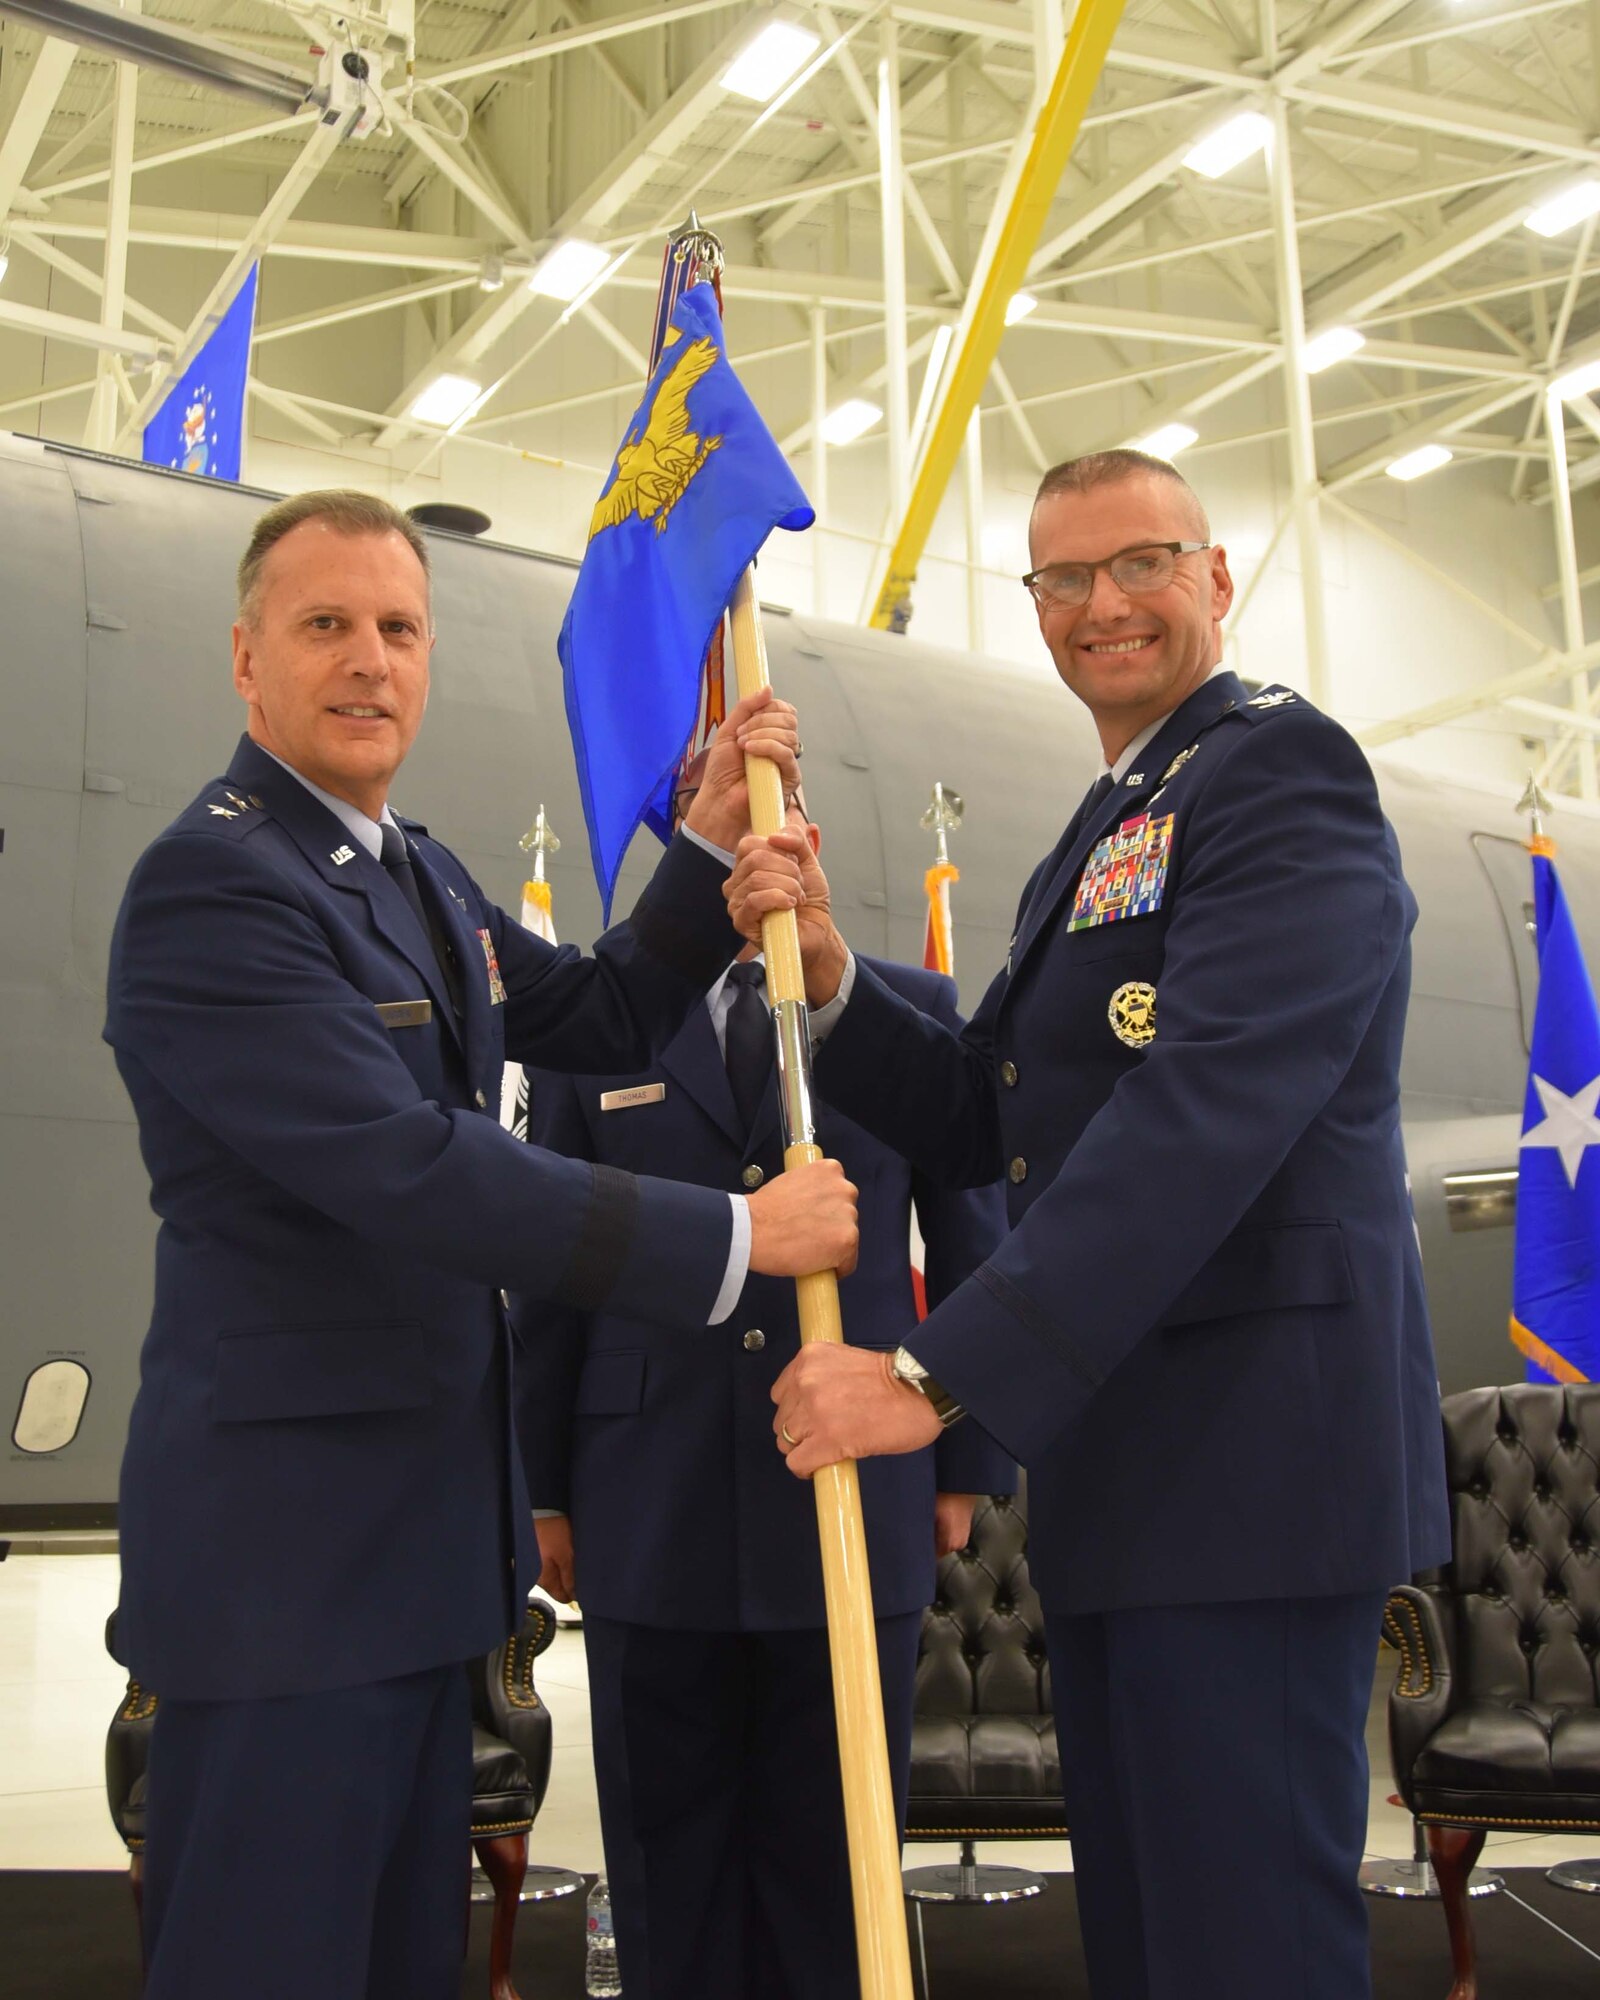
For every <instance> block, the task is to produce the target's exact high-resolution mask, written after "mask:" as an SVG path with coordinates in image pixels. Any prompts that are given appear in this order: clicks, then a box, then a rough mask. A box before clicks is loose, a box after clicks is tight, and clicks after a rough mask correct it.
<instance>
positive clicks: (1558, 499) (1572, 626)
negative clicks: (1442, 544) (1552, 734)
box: [1544, 388, 1600, 800]
mask: <svg viewBox="0 0 1600 2000" xmlns="http://www.w3.org/2000/svg"><path fill="white" fill-rule="evenodd" d="M1544 427H1545V439H1546V442H1547V443H1548V445H1549V448H1550V498H1551V512H1552V514H1553V516H1554V519H1555V530H1556V561H1557V564H1558V574H1559V575H1560V578H1561V623H1562V630H1563V637H1564V638H1565V640H1566V649H1567V653H1568V655H1569V656H1570V657H1572V658H1574V659H1576V658H1577V657H1578V655H1579V654H1580V653H1581V652H1582V650H1583V592H1582V589H1581V587H1580V586H1579V583H1578V543H1577V535H1576V532H1575V530H1574V528H1573V525H1572V488H1571V486H1570V485H1569V483H1568V480H1567V413H1566V408H1565V405H1564V404H1563V403H1562V400H1561V398H1560V397H1559V396H1558V395H1557V394H1556V392H1555V390H1554V389H1553V388H1551V389H1547V390H1546V391H1545V397H1544ZM1571 698H1572V706H1573V708H1574V709H1575V710H1577V711H1579V712H1580V713H1585V712H1587V710H1588V706H1589V673H1588V669H1587V668H1575V669H1574V671H1573V675H1572V682H1571ZM1578 781H1579V785H1580V788H1581V791H1582V795H1583V797H1584V798H1586V799H1589V800H1593V799H1594V798H1595V797H1596V796H1597V792H1600V787H1597V784H1596V775H1595V755H1594V743H1593V740H1592V739H1591V740H1590V741H1589V742H1588V743H1586V744H1584V745H1582V746H1580V749H1579V756H1578Z"/></svg>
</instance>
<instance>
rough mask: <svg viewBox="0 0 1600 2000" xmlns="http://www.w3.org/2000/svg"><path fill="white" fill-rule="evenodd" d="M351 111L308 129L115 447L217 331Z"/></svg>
mask: <svg viewBox="0 0 1600 2000" xmlns="http://www.w3.org/2000/svg"><path fill="white" fill-rule="evenodd" d="M355 116H356V114H355V113H345V114H343V115H340V116H335V115H332V114H328V115H326V116H325V119H324V122H323V123H322V124H319V125H318V126H317V127H316V129H315V130H314V131H313V132H312V134H311V136H310V138H309V139H307V141H306V143H305V145H304V146H303V147H302V148H301V151H300V156H299V158H298V159H297V160H296V161H295V163H294V164H293V166H291V167H290V169H289V171H288V172H287V173H286V174H285V175H284V176H283V178H282V180H280V181H279V183H278V185H277V186H276V188H274V189H273V191H272V193H271V194H270V195H269V196H268V198H267V203H266V206H265V207H264V208H263V209H262V211H261V213H260V215H258V216H256V217H255V218H254V219H253V220H252V221H251V222H250V224H249V225H248V227H247V228H246V230H245V233H244V236H243V239H242V240H241V242H240V243H239V244H238V246H237V248H235V250H234V251H233V254H232V255H231V256H230V257H229V258H228V261H227V263H226V264H225V265H224V266H223V269H222V273H221V275H220V276H219V277H218V278H217V280H216V282H215V284H213V286H212V287H211V290H210V291H209V292H208V293H207V295H206V298H205V302H204V303H203V304H202V306H201V307H200V310H199V311H198V312H197V313H196V314H195V316H194V318H193V319H192V320H191V321H190V322H189V325H188V327H187V328H186V329H185V331H184V336H183V339H182V340H181V341H180V342H179V344H178V351H177V353H176V354H175V355H173V357H172V359H171V361H170V362H168V363H167V364H166V365H165V366H162V367H159V368H157V370H156V372H155V377H154V379H153V381H152V382H151V384H150V386H149V387H148V388H147V389H146V390H145V392H144V394H143V396H141V398H140V399H139V404H138V407H137V408H136V409H135V410H134V412H133V414H132V416H130V417H129V418H128V419H127V420H126V422H125V423H124V424H123V426H122V430H121V432H120V433H119V435H118V440H117V443H118V446H119V448H126V446H127V445H128V444H129V443H131V441H132V440H133V439H134V438H136V437H137V436H138V435H139V433H140V431H142V430H143V428H144V426H145V425H146V424H147V423H148V422H149V420H150V418H151V417H152V416H153V415H154V414H155V411H156V410H157V408H158V407H159V406H160V403H161V399H162V398H163V396H165V394H166V392H167V390H168V388H169V387H170V386H171V383H172V382H173V381H174V379H175V378H176V377H178V376H180V375H181V374H182V373H183V371H184V370H185V369H186V368H187V367H188V366H189V363H190V362H191V361H192V360H193V359H194V357H195V356H196V355H197V354H198V353H199V352H200V349H201V348H202V347H203V346H204V345H205V343H206V341H207V340H209V339H210V337H211V335H212V333H213V332H214V331H215V330H216V326H217V322H218V321H219V320H220V319H221V318H222V315H223V314H224V313H225V312H226V311H227V309H228V307H229V306H230V305H231V304H232V302H233V295H234V293H235V292H236V291H237V290H238V288H239V282H240V280H241V279H242V278H243V277H244V274H245V272H246V271H247V270H248V269H249V268H250V266H251V264H253V263H254V262H255V260H256V258H257V257H258V256H259V255H260V253H261V252H262V251H263V250H264V249H265V248H266V247H267V246H268V245H269V244H270V243H271V242H272V241H273V239H274V238H275V237H276V236H277V234H278V232H279V230H280V229H282V227H283V225H284V224H285V223H286V222H287V221H288V219H289V217H290V216H291V215H293V213H294V211H295V209H296V207H297V206H298V205H299V203H300V201H301V199H302V198H303V196H304V195H305V193H306V190H307V189H308V188H309V187H310V186H311V183H312V182H313V181H314V180H315V179H316V177H317V175H318V174H319V173H320V172H321V170H322V167H323V165H324V164H325V162H326V161H327V160H328V159H329V157H330V156H331V155H332V153H333V152H334V150H335V148H336V147H337V146H338V144H339V141H340V140H341V139H342V138H343V137H344V134H345V132H346V131H347V130H348V129H349V127H350V125H351V124H352V123H353V122H354V118H355Z"/></svg>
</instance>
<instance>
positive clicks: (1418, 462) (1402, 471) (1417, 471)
mask: <svg viewBox="0 0 1600 2000" xmlns="http://www.w3.org/2000/svg"><path fill="white" fill-rule="evenodd" d="M1454 457H1455V453H1454V452H1453V451H1451V450H1450V448H1449V446H1448V445H1442V444H1424V445H1419V446H1418V447H1417V449H1416V450H1415V451H1408V452H1407V453H1406V455H1405V457H1404V458H1397V459H1395V460H1394V462H1393V464H1391V465H1386V466H1385V467H1384V471H1385V472H1387V473H1388V475H1389V477H1390V478H1391V479H1420V478H1421V477H1422V476H1423V474H1424V473H1426V472H1437V471H1438V470H1439V467H1440V466H1441V465H1448V464H1449V463H1450V461H1451V459H1453V458H1454Z"/></svg>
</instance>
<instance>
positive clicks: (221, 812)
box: [209, 806, 239, 819]
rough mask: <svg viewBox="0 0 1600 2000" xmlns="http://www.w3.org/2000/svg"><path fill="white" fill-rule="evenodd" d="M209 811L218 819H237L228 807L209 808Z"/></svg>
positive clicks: (235, 814) (236, 815)
mask: <svg viewBox="0 0 1600 2000" xmlns="http://www.w3.org/2000/svg"><path fill="white" fill-rule="evenodd" d="M209 810H210V811H211V812H214V813H215V814H216V816H217V818H218V819H237V818H238V817H239V815H238V814H237V813H236V812H234V811H233V809H232V808H231V807H230V806H211V807H210V808H209Z"/></svg>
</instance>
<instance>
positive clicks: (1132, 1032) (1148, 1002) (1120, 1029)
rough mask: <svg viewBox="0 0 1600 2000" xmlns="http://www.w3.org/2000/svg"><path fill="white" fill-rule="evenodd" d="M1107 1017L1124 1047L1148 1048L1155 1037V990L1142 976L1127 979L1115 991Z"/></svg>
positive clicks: (1112, 1030)
mask: <svg viewBox="0 0 1600 2000" xmlns="http://www.w3.org/2000/svg"><path fill="white" fill-rule="evenodd" d="M1106 1019H1107V1020H1108V1021H1109V1022H1110V1023H1111V1032H1112V1034H1114V1035H1115V1036H1116V1038H1117V1040H1118V1041H1119V1042H1121V1043H1123V1044H1124V1046H1125V1047H1127V1048H1130V1049H1142V1048H1146V1047H1148V1046H1149V1044H1150V1043H1151V1042H1153V1041H1154V1040H1155V1038H1156V989H1155V988H1154V987H1153V986H1150V985H1147V984H1146V983H1145V981H1144V980H1142V979H1129V980H1127V981H1125V982H1124V983H1123V984H1122V985H1121V986H1119V987H1118V988H1117V990H1116V992H1115V993H1113V994H1112V996H1111V1005H1110V1006H1109V1007H1107V1009H1106Z"/></svg>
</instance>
